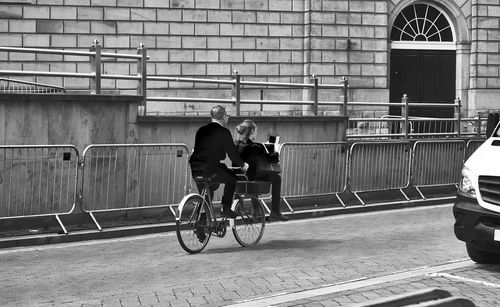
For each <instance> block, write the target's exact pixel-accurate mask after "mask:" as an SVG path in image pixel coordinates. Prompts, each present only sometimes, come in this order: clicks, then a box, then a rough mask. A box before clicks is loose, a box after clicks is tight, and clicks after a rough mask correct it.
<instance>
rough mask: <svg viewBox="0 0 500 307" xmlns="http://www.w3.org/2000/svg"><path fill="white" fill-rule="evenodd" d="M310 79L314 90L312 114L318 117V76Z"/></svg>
mask: <svg viewBox="0 0 500 307" xmlns="http://www.w3.org/2000/svg"><path fill="white" fill-rule="evenodd" d="M312 79H313V82H314V88H313V101H314V104H313V114H314V115H318V99H319V98H318V76H316V75H315V74H313V75H312Z"/></svg>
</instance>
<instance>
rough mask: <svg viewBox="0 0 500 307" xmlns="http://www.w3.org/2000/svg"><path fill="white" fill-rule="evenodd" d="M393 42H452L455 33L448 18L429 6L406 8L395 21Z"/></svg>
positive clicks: (416, 5)
mask: <svg viewBox="0 0 500 307" xmlns="http://www.w3.org/2000/svg"><path fill="white" fill-rule="evenodd" d="M391 40H392V41H420V42H452V41H453V31H452V28H451V25H450V22H449V21H448V19H447V18H446V16H445V15H444V14H443V13H442V12H441V11H440V10H438V9H437V8H435V7H433V6H431V5H428V4H421V3H419V4H413V5H410V6H407V7H406V8H404V9H403V10H402V11H401V13H399V15H398V16H397V17H396V19H395V20H394V24H393V26H392V29H391Z"/></svg>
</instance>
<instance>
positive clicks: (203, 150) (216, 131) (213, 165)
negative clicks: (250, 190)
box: [189, 105, 248, 219]
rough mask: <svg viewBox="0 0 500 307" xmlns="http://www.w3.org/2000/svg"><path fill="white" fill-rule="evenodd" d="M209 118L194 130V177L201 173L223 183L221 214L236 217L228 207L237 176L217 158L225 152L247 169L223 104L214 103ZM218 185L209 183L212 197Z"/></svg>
mask: <svg viewBox="0 0 500 307" xmlns="http://www.w3.org/2000/svg"><path fill="white" fill-rule="evenodd" d="M210 116H211V118H212V122H211V123H209V124H207V125H205V126H203V127H201V128H199V129H198V131H197V132H196V137H195V142H194V150H193V154H192V155H191V157H190V158H189V162H190V164H191V170H192V173H193V177H196V176H198V175H202V176H204V177H208V178H210V180H211V181H212V182H214V183H215V182H216V183H224V194H223V196H222V201H221V203H222V216H224V217H227V218H233V219H234V218H236V217H237V214H236V213H235V212H234V211H232V210H231V203H232V201H233V194H234V191H235V189H236V181H237V177H236V175H235V174H234V173H233V171H231V170H229V169H228V168H227V166H226V165H225V164H224V163H221V162H220V161H222V160H224V159H225V158H226V154H227V155H228V156H229V159H231V162H232V163H233V165H235V166H236V167H241V169H242V170H243V172H246V170H247V169H248V164H247V163H245V162H244V161H243V160H242V159H241V157H240V156H239V155H238V152H237V151H236V148H235V146H234V144H233V137H232V135H231V132H230V131H229V130H228V129H227V128H226V126H227V121H228V119H229V115H227V113H226V109H225V108H224V107H223V106H220V105H216V106H214V107H213V108H212V110H211V111H210ZM196 184H197V186H198V190H199V191H200V193H201V191H202V189H203V184H202V183H200V182H197V183H196ZM218 187H219V185H211V186H210V190H209V191H210V197H211V199H213V195H214V191H215V190H217V188H218Z"/></svg>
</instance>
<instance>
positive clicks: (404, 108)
mask: <svg viewBox="0 0 500 307" xmlns="http://www.w3.org/2000/svg"><path fill="white" fill-rule="evenodd" d="M401 102H402V103H404V105H403V106H401V116H403V118H404V125H403V127H402V130H403V134H404V136H405V139H408V95H407V94H403V98H402V99H401Z"/></svg>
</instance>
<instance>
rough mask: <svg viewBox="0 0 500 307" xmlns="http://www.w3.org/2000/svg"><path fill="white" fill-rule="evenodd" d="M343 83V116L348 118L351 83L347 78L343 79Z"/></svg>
mask: <svg viewBox="0 0 500 307" xmlns="http://www.w3.org/2000/svg"><path fill="white" fill-rule="evenodd" d="M340 82H341V83H342V92H343V95H344V101H343V102H344V104H343V105H342V116H347V88H348V86H349V81H348V79H347V78H346V77H342V79H341V81H340Z"/></svg>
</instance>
